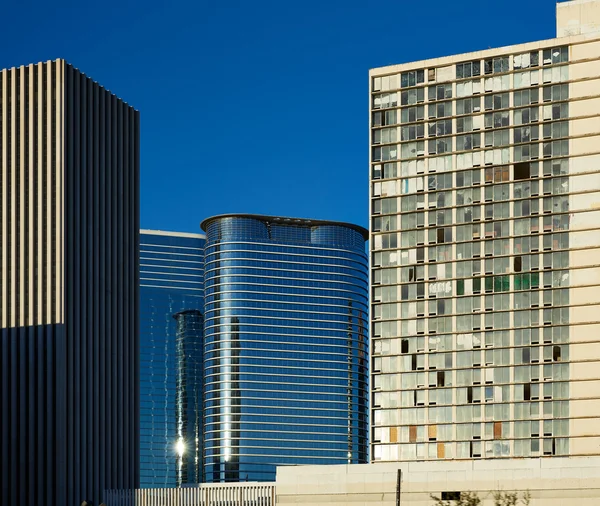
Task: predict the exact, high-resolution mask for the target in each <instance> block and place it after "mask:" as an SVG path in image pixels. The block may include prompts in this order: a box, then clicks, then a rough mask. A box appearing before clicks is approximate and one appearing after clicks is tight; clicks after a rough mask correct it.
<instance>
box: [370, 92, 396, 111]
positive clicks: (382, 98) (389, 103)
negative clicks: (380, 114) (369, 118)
mask: <svg viewBox="0 0 600 506" xmlns="http://www.w3.org/2000/svg"><path fill="white" fill-rule="evenodd" d="M397 106H398V94H397V93H381V94H380V95H375V96H374V97H373V109H387V108H388V107H397Z"/></svg>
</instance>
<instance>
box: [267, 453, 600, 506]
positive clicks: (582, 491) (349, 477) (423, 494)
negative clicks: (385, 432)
mask: <svg viewBox="0 0 600 506" xmlns="http://www.w3.org/2000/svg"><path fill="white" fill-rule="evenodd" d="M399 470H400V471H401V472H402V474H401V481H400V505H402V506H404V505H410V506H430V505H432V504H433V501H432V499H431V497H430V496H431V495H432V494H433V495H436V496H440V495H441V493H442V492H460V491H474V492H477V493H478V495H479V496H480V497H481V498H482V499H484V501H483V506H491V505H493V504H494V503H493V497H492V492H494V491H497V490H504V491H521V492H525V491H529V492H530V494H531V503H530V504H531V506H542V505H543V506H567V505H569V506H570V505H573V504H574V503H575V501H576V502H577V506H592V505H594V506H597V505H598V504H600V459H598V458H586V457H582V458H570V459H559V458H553V459H524V460H510V461H509V460H498V461H485V460H478V461H470V462H427V463H425V462H416V463H407V464H366V465H353V466H352V465H351V466H302V467H279V468H278V469H277V482H276V484H277V505H285V504H304V505H306V506H309V505H310V506H321V505H327V506H342V505H348V504H351V505H353V506H362V505H364V506H366V505H373V504H378V505H382V506H396V505H397V504H398V503H397V502H396V490H397V487H398V471H399Z"/></svg>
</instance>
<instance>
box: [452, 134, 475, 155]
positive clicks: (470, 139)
mask: <svg viewBox="0 0 600 506" xmlns="http://www.w3.org/2000/svg"><path fill="white" fill-rule="evenodd" d="M479 147H481V134H479V133H476V134H467V135H458V136H457V137H456V150H457V151H464V150H468V149H475V148H479Z"/></svg>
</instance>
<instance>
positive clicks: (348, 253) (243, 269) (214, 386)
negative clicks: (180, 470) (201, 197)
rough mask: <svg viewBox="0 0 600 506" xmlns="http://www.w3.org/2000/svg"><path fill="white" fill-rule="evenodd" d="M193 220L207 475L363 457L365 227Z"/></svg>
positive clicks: (245, 475)
mask: <svg viewBox="0 0 600 506" xmlns="http://www.w3.org/2000/svg"><path fill="white" fill-rule="evenodd" d="M202 228H203V230H204V231H205V232H206V247H205V311H204V314H205V347H204V381H205V399H204V403H205V428H204V430H205V460H204V464H205V473H206V481H209V482H219V481H238V480H240V481H244V480H248V481H255V480H259V481H260V480H273V479H274V478H275V466H276V465H285V464H343V463H363V462H366V461H367V434H368V429H367V416H368V408H367V405H368V386H367V381H368V369H367V364H368V333H367V314H368V313H367V311H368V309H367V304H368V291H367V290H368V281H367V257H366V254H365V239H366V237H367V236H368V233H367V231H366V230H364V229H363V228H361V227H358V226H355V225H349V224H345V223H336V222H326V221H316V220H303V219H290V218H275V217H268V216H256V215H225V216H217V217H213V218H209V219H207V220H205V221H204V222H203V223H202Z"/></svg>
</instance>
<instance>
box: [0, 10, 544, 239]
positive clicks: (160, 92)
mask: <svg viewBox="0 0 600 506" xmlns="http://www.w3.org/2000/svg"><path fill="white" fill-rule="evenodd" d="M554 9H555V3H554V2H553V1H551V0H530V1H523V0H520V1H517V0H502V1H500V2H492V1H481V0H479V1H474V0H465V1H462V2H441V1H438V0H433V1H430V2H420V1H417V2H412V1H408V0H395V1H389V0H380V1H366V0H363V1H357V0H346V1H338V0H321V1H317V0H302V1H290V0H281V1H263V0H253V1H250V0H246V1H243V2H237V1H223V0H220V1H219V0H216V1H212V2H207V1H205V0H199V1H179V0H175V1H172V2H169V3H167V2H164V3H163V2H156V1H154V0H147V1H146V2H142V1H140V2H130V1H127V0H125V1H119V2H116V1H114V0H108V1H103V2H90V1H82V2H69V3H65V2H38V1H36V2H26V1H21V2H17V1H6V2H5V4H4V5H3V10H2V19H3V23H2V29H1V30H0V44H1V48H2V49H1V50H0V67H1V68H5V67H10V66H14V65H21V64H25V63H30V62H38V61H41V60H47V59H54V58H59V57H60V58H65V59H66V60H68V61H69V62H70V63H72V64H73V65H74V66H76V67H78V68H79V69H81V70H82V71H83V72H85V73H86V74H88V75H89V76H91V77H92V78H94V79H95V80H97V81H98V82H99V83H101V84H102V85H104V86H106V87H107V88H108V89H110V90H111V91H113V92H115V93H116V94H117V95H118V96H120V97H121V98H123V99H125V100H126V101H127V102H129V103H130V104H132V105H133V106H134V107H136V108H137V109H139V110H140V111H141V121H142V128H141V179H142V183H141V197H142V209H141V225H142V227H143V228H154V229H163V230H179V231H189V232H196V231H198V230H199V223H200V221H201V220H202V219H204V218H205V217H208V216H210V215H214V214H221V213H228V212H248V213H263V214H272V215H284V216H298V217H307V218H320V219H333V220H342V221H350V222H354V223H357V224H360V225H363V226H367V225H368V183H367V181H368V149H369V148H368V105H369V104H368V69H369V68H371V67H378V66H382V65H387V64H393V63H402V62H406V61H412V60H418V59H424V58H432V57H436V56H443V55H447V54H453V53H460V52H467V51H472V50H478V49H486V48H488V47H496V46H502V45H509V44H513V43H520V42H526V41H531V40H537V39H543V38H551V37H553V36H554V32H555V21H554V20H555V18H554Z"/></svg>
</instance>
